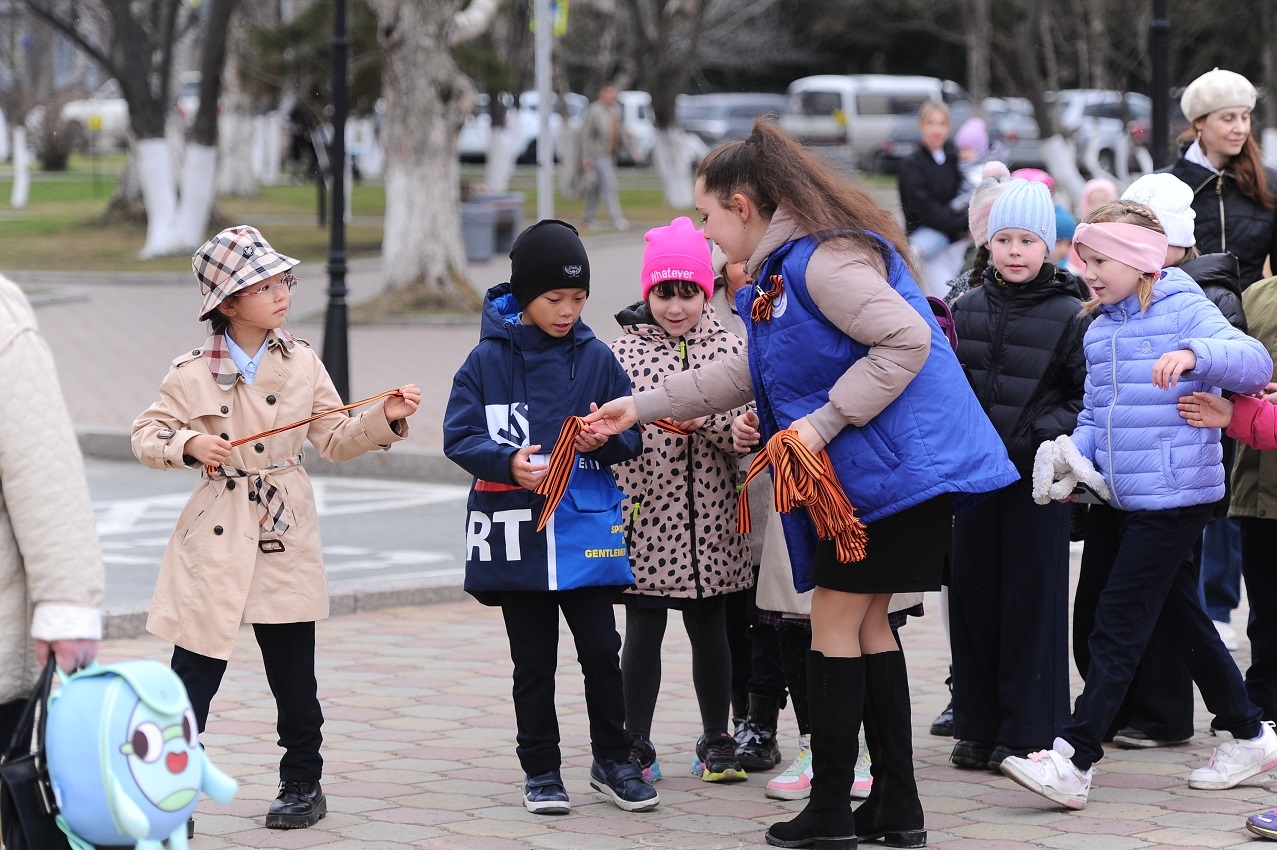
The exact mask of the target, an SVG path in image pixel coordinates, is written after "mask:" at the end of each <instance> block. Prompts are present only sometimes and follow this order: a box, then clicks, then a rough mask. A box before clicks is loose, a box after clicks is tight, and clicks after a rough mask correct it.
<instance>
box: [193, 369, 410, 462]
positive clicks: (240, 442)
mask: <svg viewBox="0 0 1277 850" xmlns="http://www.w3.org/2000/svg"><path fill="white" fill-rule="evenodd" d="M402 395H403V390H398V389H394V390H386V391H385V392H380V393H377V394H376V395H374V396H369V397H368V398H366V399H363V400H362V401H352V402H351V403H350V404H344V405H342V406H341V407H334V408H333V409H332V410H325V411H324V412H323V413H316V414H315V415H314V416H311V417H309V418H307V419H302V420H299V421H297V422H290V423H289V424H287V425H281V426H280V427H278V428H272V429H270V430H269V431H263V432H261V433H260V434H254V435H253V436H251V437H241V438H239V439H238V440H233V441H231V448H235V447H236V446H242V445H244V444H245V443H251V442H253V441H254V440H261V439H263V438H265V437H273V436H275V435H276V434H282V433H284V432H285V431H291V430H293V429H294V428H300V427H301V426H303V425H309V424H310V423H312V422H314V421H315V420H316V419H323V418H324V417H325V416H332V415H333V414H334V413H345V412H346V411H347V410H354V409H355V408H356V407H363V406H364V405H365V404H368V403H369V402H373V401H377V400H378V399H382V398H392V397H394V396H402ZM204 468H205V469H206V470H207V471H208V473H209V474H210V475H214V474H216V473H217V466H215V465H213V464H206V465H205V467H204Z"/></svg>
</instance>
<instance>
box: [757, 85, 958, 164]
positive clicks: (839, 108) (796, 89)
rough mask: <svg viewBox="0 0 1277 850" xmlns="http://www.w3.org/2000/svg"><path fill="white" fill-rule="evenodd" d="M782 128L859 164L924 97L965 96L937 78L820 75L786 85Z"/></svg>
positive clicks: (947, 98)
mask: <svg viewBox="0 0 1277 850" xmlns="http://www.w3.org/2000/svg"><path fill="white" fill-rule="evenodd" d="M786 96H787V97H788V99H789V102H788V105H787V106H786V109H785V114H784V115H782V116H781V117H780V126H781V128H782V129H783V130H785V131H786V132H787V133H789V134H790V135H791V136H793V137H794V138H796V139H798V141H800V142H802V143H804V144H808V145H821V146H824V147H827V148H829V150H830V153H833V154H835V155H836V156H838V157H840V158H844V159H847V160H849V161H851V162H853V163H857V162H859V161H861V160H862V159H867V157H869V156H870V155H871V154H872V153H873V151H874V150H875V149H876V148H877V147H878V145H879V143H881V142H882V141H883V140H884V139H886V138H887V136H888V134H890V133H891V130H892V128H893V127H894V126H895V125H896V123H897V121H898V120H899V118H900V116H902V115H917V114H918V108H919V107H920V106H922V104H923V102H924V101H927V100H943V101H944V102H945V103H955V102H957V101H965V100H969V99H970V96H969V95H968V94H967V92H966V90H965V89H963V88H962V86H960V85H958V84H957V83H955V82H952V81H950V80H940V79H937V78H936V77H904V76H894V75H890V74H855V75H851V76H841V75H835V74H824V75H821V76H816V77H803V78H802V79H798V80H794V81H793V82H792V83H790V84H789V89H788V90H787V91H786Z"/></svg>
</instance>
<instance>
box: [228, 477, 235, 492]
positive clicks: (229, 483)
mask: <svg viewBox="0 0 1277 850" xmlns="http://www.w3.org/2000/svg"><path fill="white" fill-rule="evenodd" d="M226 489H227V490H234V489H235V481H234V480H233V479H232V480H230V481H227V482H226Z"/></svg>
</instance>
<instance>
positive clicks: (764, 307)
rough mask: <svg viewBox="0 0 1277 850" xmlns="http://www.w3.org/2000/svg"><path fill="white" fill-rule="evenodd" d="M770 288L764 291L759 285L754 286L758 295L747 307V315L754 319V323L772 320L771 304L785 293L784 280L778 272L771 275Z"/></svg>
mask: <svg viewBox="0 0 1277 850" xmlns="http://www.w3.org/2000/svg"><path fill="white" fill-rule="evenodd" d="M771 282H772V288H771V289H768V290H766V291H764V290H763V288H762V287H761V286H755V287H754V289H755V290H756V291H757V292H758V297H757V298H755V299H754V303H753V305H752V306H750V308H749V317H750V318H751V319H753V320H754V324H758V323H759V322H770V321H771V320H772V305H773V304H774V303H775V301H776V299H777V298H779V297H780V296H782V295H784V294H785V280H784V278H782V277H781V276H780V275H778V274H774V275H772V276H771Z"/></svg>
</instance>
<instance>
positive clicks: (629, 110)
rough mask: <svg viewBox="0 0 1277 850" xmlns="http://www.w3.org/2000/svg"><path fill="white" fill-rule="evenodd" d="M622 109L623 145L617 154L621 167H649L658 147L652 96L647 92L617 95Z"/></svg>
mask: <svg viewBox="0 0 1277 850" xmlns="http://www.w3.org/2000/svg"><path fill="white" fill-rule="evenodd" d="M616 102H617V103H618V104H620V107H621V136H622V144H621V148H620V150H618V151H617V152H616V161H617V162H618V163H620V164H621V165H647V164H648V162H649V161H651V159H652V149H653V148H655V147H656V124H655V123H653V121H652V96H651V95H650V94H648V93H647V92H645V91H633V90H631V91H621V92H617V93H616Z"/></svg>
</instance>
